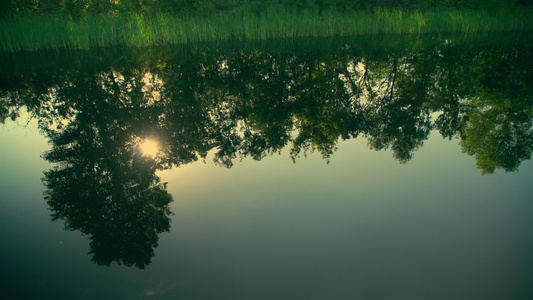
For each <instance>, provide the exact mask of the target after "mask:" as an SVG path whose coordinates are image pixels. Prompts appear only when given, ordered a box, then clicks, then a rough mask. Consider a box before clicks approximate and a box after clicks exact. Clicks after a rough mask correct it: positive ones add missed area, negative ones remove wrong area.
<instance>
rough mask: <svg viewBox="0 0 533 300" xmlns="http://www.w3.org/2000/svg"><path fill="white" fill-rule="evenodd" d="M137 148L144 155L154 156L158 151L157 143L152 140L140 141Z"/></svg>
mask: <svg viewBox="0 0 533 300" xmlns="http://www.w3.org/2000/svg"><path fill="white" fill-rule="evenodd" d="M139 148H140V149H141V152H142V153H143V155H145V156H149V157H154V156H156V155H157V154H158V153H159V144H158V143H157V141H154V140H150V139H146V140H143V141H141V143H140V144H139Z"/></svg>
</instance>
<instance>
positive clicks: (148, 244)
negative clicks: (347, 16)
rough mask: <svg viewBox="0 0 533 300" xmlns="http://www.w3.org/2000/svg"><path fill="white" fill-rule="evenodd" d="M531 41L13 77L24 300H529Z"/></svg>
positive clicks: (377, 43)
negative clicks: (42, 299) (39, 299)
mask: <svg viewBox="0 0 533 300" xmlns="http://www.w3.org/2000/svg"><path fill="white" fill-rule="evenodd" d="M532 64H533V48H532V47H531V41H530V40H528V39H523V38H522V39H513V38H505V39H504V38H501V39H500V38H498V39H496V38H495V37H490V38H486V37H485V38H481V37H472V36H469V37H466V36H456V37H414V38H407V37H402V38H401V39H398V38H391V37H361V38H358V39H347V40H302V41H277V42H272V41H269V42H268V43H266V42H265V43H257V44H249V43H248V44H239V45H227V44H225V45H192V46H188V47H184V46H182V47H177V48H158V49H152V48H149V49H108V50H105V51H87V52H71V53H29V54H28V53H26V54H16V55H13V54H10V55H5V56H2V65H4V66H7V68H4V69H3V70H2V72H1V81H0V95H1V101H2V102H0V104H1V106H0V113H1V116H2V118H3V119H4V125H3V126H2V128H1V130H0V145H1V147H0V163H1V166H2V169H1V171H0V226H1V228H2V231H0V238H1V240H2V246H1V247H0V274H1V277H2V283H1V288H2V291H3V293H4V295H6V296H7V298H8V299H9V298H14V299H17V298H22V299H26V298H27V299H35V298H55V299H94V298H101V299H138V298H141V299H144V298H153V299H358V298H360V299H458V298H460V299H461V298H462V299H529V298H530V297H531V295H533V288H532V287H531V284H530V282H531V281H532V279H533V276H532V275H531V272H530V270H531V267H532V264H533V260H532V259H531V255H530V253H532V251H533V238H532V237H531V234H530V231H531V228H533V218H532V214H533V203H532V192H533V186H532V185H531V178H532V177H533V164H532V163H531V161H530V160H529V159H530V157H531V150H532V148H533V133H532V124H531V122H532V116H533V106H532V103H533V99H532V97H531V95H532V93H531V92H532V86H531V82H532V81H531V79H532V72H531V70H532V69H533V68H532V67H533V65H532Z"/></svg>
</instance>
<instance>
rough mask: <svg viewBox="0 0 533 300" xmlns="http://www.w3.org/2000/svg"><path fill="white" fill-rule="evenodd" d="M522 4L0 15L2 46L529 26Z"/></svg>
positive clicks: (139, 44)
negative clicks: (78, 15) (421, 8)
mask: <svg viewBox="0 0 533 300" xmlns="http://www.w3.org/2000/svg"><path fill="white" fill-rule="evenodd" d="M532 12H533V11H532V10H531V9H527V10H524V9H522V10H500V11H471V10H438V11H428V12H419V11H403V10H381V11H374V12H369V11H361V12H353V13H349V14H340V13H323V14H320V13H317V12H305V11H304V12H300V13H290V12H286V11H280V10H274V9H273V10H267V11H264V12H263V13H261V14H260V15H257V14H254V13H251V12H239V13H231V14H230V13H227V14H214V15H200V14H197V15H190V14H181V15H178V14H159V15H155V16H152V17H146V16H142V15H129V16H105V15H94V16H86V17H85V18H83V19H73V18H71V17H69V16H65V15H49V16H38V15H25V16H17V17H9V18H2V19H0V51H7V52H14V51H33V50H44V49H91V48H96V47H108V46H117V45H125V46H134V47H143V46H155V45H169V44H185V43H193V42H204V41H227V40H258V39H261V40H264V39H270V38H295V37H327V36H350V35H361V34H424V33H481V32H482V33H487V32H512V31H532V27H533V26H532V22H531V18H530V16H531V15H533V14H532Z"/></svg>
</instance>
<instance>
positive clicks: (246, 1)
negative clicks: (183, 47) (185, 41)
mask: <svg viewBox="0 0 533 300" xmlns="http://www.w3.org/2000/svg"><path fill="white" fill-rule="evenodd" d="M529 2H530V1H528V0H274V1H272V0H0V8H1V9H0V16H7V15H20V14H26V13H37V14H39V15H43V14H57V13H61V14H69V15H71V16H74V17H79V16H83V15H87V14H110V15H116V14H124V13H134V14H143V15H150V14H158V13H179V12H183V11H187V12H200V13H202V14H209V13H215V12H236V11H242V10H251V11H254V12H257V13H260V12H261V11H262V10H264V9H265V8H266V7H271V6H278V5H279V6H282V7H283V9H285V10H287V11H290V12H301V11H318V12H325V11H340V12H346V13H349V12H352V11H355V10H376V9H403V10H432V9H436V8H461V9H486V10H494V9H502V8H513V7H519V6H527V5H528V3H529Z"/></svg>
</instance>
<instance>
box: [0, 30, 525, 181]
mask: <svg viewBox="0 0 533 300" xmlns="http://www.w3.org/2000/svg"><path fill="white" fill-rule="evenodd" d="M494 37H495V36H494V35H491V36H489V37H488V39H489V40H490V43H489V44H488V45H486V46H485V45H483V44H482V43H487V41H485V42H482V41H483V39H480V38H477V37H476V36H472V35H467V36H461V37H452V38H451V39H450V38H448V39H445V38H439V37H435V36H429V37H427V38H424V37H422V36H410V37H407V36H395V39H391V40H392V42H390V41H391V40H390V39H387V43H382V42H380V39H379V37H377V36H367V37H364V38H363V37H360V38H358V39H356V40H355V41H354V40H352V39H346V40H345V39H340V40H337V42H336V43H338V44H335V46H332V45H331V44H330V43H334V41H336V40H335V39H333V40H330V39H328V38H325V39H311V40H308V39H305V40H303V41H302V43H298V42H295V43H294V44H293V43H292V42H291V43H288V44H287V47H288V48H287V49H282V50H270V51H267V50H261V49H263V48H264V47H266V46H262V48H259V49H256V48H251V49H250V48H248V47H246V46H245V45H246V44H244V43H243V44H241V43H238V44H236V45H235V46H234V47H231V48H230V49H228V50H224V49H223V48H221V47H220V46H221V45H219V44H217V45H216V47H214V48H209V47H203V46H202V45H190V46H181V47H170V48H157V49H160V50H157V51H156V49H152V48H143V49H138V48H129V50H127V51H135V52H134V53H137V54H136V55H135V56H134V57H137V58H136V59H132V58H131V55H125V53H124V52H123V51H118V54H117V56H112V57H111V58H109V59H108V60H107V61H105V62H102V63H101V64H100V65H97V66H96V67H93V66H92V64H95V63H98V61H99V60H101V57H102V55H100V54H98V53H95V54H94V57H92V56H91V57H89V58H85V59H80V61H90V62H91V68H95V69H91V71H85V73H86V74H82V75H83V76H82V75H80V74H78V73H79V72H80V71H79V70H80V69H84V68H82V67H79V66H78V65H74V66H72V64H71V63H67V64H63V65H62V66H61V67H57V66H56V65H55V63H54V62H50V65H47V66H43V69H44V70H46V72H44V74H42V75H41V76H40V77H35V75H33V73H30V74H28V73H22V74H21V75H19V76H15V74H18V72H13V73H14V74H12V73H7V74H8V75H3V76H4V77H2V80H0V82H2V83H3V84H4V87H3V88H1V89H0V90H1V91H2V92H1V94H0V95H2V98H0V99H2V100H3V101H2V102H0V104H1V105H2V107H3V108H2V111H1V112H2V114H3V116H5V115H6V112H16V111H17V110H18V109H19V108H21V107H24V106H26V107H27V108H28V110H30V111H31V112H32V113H33V114H34V115H38V116H39V117H40V127H41V128H42V129H43V130H44V131H45V132H46V133H47V134H48V135H49V136H50V138H51V139H53V142H54V144H55V145H57V147H56V148H54V149H53V151H52V152H50V153H49V154H47V155H46V158H47V159H48V160H50V161H53V162H63V161H65V162H68V163H70V164H85V163H86V160H87V159H89V158H91V159H93V158H95V157H96V158H98V159H99V165H100V166H101V168H104V167H105V168H106V170H109V171H107V172H108V173H113V172H111V171H110V170H111V167H112V166H115V165H112V164H111V162H107V161H106V159H105V157H107V155H111V156H113V157H115V159H117V160H118V161H119V162H120V165H121V167H120V172H119V171H116V172H115V173H117V174H119V173H120V174H124V175H127V177H128V178H133V179H135V176H134V174H135V172H134V171H133V170H132V169H131V168H130V167H128V166H130V165H129V162H131V161H132V159H133V160H134V159H135V158H134V155H132V150H131V147H130V146H128V145H124V146H123V145H122V144H123V143H126V142H128V141H131V139H134V138H135V137H141V136H147V135H153V134H155V133H157V135H158V136H159V138H158V139H159V141H160V145H161V148H162V154H161V157H160V161H159V162H158V164H156V165H154V168H168V167H171V166H180V165H183V164H187V163H190V162H193V161H196V160H198V159H199V158H205V157H206V155H207V153H208V152H210V151H211V152H212V153H213V154H212V155H213V157H214V160H215V162H216V163H218V164H220V165H223V166H226V167H231V166H232V165H233V162H234V161H235V160H236V159H237V158H244V157H252V158H254V159H257V160H260V159H262V158H264V157H266V156H268V155H272V154H274V153H279V152H281V151H282V150H283V149H284V148H285V147H289V148H290V149H289V152H290V156H291V158H292V159H294V160H295V159H296V158H297V157H299V156H300V155H306V154H307V153H309V152H313V151H315V152H318V153H320V155H322V156H323V157H324V158H325V159H330V157H331V156H332V155H333V154H334V152H335V149H336V145H337V143H338V142H339V140H342V139H350V138H356V137H358V136H362V137H364V138H366V139H367V141H368V144H369V147H370V148H372V149H375V150H386V149H389V150H391V151H392V155H393V157H395V158H396V159H397V160H398V161H400V162H402V163H407V162H408V161H410V160H411V159H412V158H413V156H414V155H415V153H416V150H418V149H419V148H421V147H422V146H423V144H424V142H425V141H426V140H427V139H428V137H429V134H430V132H432V131H433V130H436V131H439V132H440V133H441V134H442V136H443V137H445V138H459V139H460V144H461V147H462V149H463V151H464V152H465V153H467V154H469V155H472V156H474V157H475V158H476V161H477V164H478V167H479V168H480V169H481V170H482V172H483V173H492V172H494V171H495V170H496V169H499V168H501V169H503V170H505V171H511V172H512V171H516V170H518V167H519V165H520V163H521V162H522V161H523V160H526V159H530V157H531V153H532V151H533V131H532V117H533V108H532V105H531V104H532V103H533V99H532V98H531V95H532V94H533V91H532V90H531V84H530V82H532V80H533V78H531V76H532V75H531V71H530V70H531V69H532V68H533V65H532V62H533V59H532V57H533V53H532V51H531V48H530V46H520V45H521V44H520V43H514V42H513V43H510V44H508V45H506V46H505V47H503V46H502V47H499V46H495V43H493V42H492V41H493V40H494ZM464 40H468V41H469V43H468V44H466V45H467V46H465V45H463V44H465V42H464ZM304 41H306V43H303V42H304ZM268 44H271V42H269V43H268ZM338 45H342V46H338ZM321 47H323V48H321ZM330 48H331V49H330ZM301 49H306V51H301ZM151 51H155V53H156V55H155V56H154V55H153V54H151ZM160 51H162V52H160ZM165 51H167V52H165ZM175 52H178V53H180V54H179V55H175ZM81 53H92V52H86V51H82V52H81ZM104 53H105V52H104ZM140 53H142V54H140ZM20 55H22V57H23V58H25V59H24V60H22V61H27V59H28V58H31V57H32V56H33V54H27V53H21V54H20ZM117 57H118V60H117ZM139 57H141V58H142V59H140V58H139ZM35 59H36V60H37V61H38V58H35ZM29 63H30V65H34V64H37V62H35V61H29ZM3 64H4V65H7V64H6V63H5V61H4V62H3ZM15 65H16V66H19V64H15ZM65 66H66V67H65ZM11 68H13V67H11ZM20 68H21V69H26V68H28V67H25V66H20ZM85 68H87V66H85ZM51 69H57V70H59V71H54V72H50V71H49V70H51ZM40 73H42V72H37V74H40ZM145 76H149V77H150V78H159V81H158V82H159V83H158V84H156V85H154V86H153V87H151V90H152V91H154V92H156V93H158V95H159V96H160V97H159V98H157V101H155V102H153V103H152V102H151V98H150V93H148V90H146V89H145V87H146V86H145V82H146V80H144V79H142V78H144V77H145ZM6 78H7V79H6ZM6 83H10V84H9V85H6ZM51 91H53V93H51ZM154 99H156V98H154ZM152 100H153V99H152ZM55 124H60V125H61V124H63V125H61V126H63V127H60V128H56V127H55ZM88 125H90V126H89V127H87V126H88ZM105 132H108V133H109V134H108V135H103V133H105ZM80 138H83V140H80ZM72 141H75V142H76V143H75V144H73V143H74V142H72ZM126 144H127V143H126ZM74 145H81V146H79V147H78V146H76V147H74ZM103 145H107V146H105V147H110V149H108V150H105V151H107V154H106V155H104V154H101V151H104V149H103V148H105V147H103ZM117 149H118V150H117ZM72 151H74V152H72ZM99 153H100V154H99ZM74 154H76V155H74ZM76 157H78V158H79V157H81V159H77V158H76ZM104 163H105V164H104ZM106 164H107V165H106ZM148 169H149V171H150V172H148V173H147V174H152V173H151V172H152V171H153V170H152V169H150V168H148ZM74 175H75V176H77V177H81V176H82V173H80V174H78V173H75V174H74ZM74 175H72V176H74ZM152 175H153V174H152ZM132 176H133V177H132ZM150 178H152V177H150ZM150 178H148V179H150ZM133 179H132V180H133ZM141 179H142V178H138V180H140V182H143V181H142V180H141ZM145 179H146V178H145ZM152 179H153V180H155V179H154V178H152ZM152 179H150V180H148V181H146V182H152V181H151V180H152ZM128 180H130V179H128ZM135 180H137V179H135ZM143 180H144V179H143ZM126 182H129V181H126ZM153 182H154V183H155V181H153ZM125 185H127V186H129V185H134V184H133V183H132V184H129V183H127V184H126V183H125Z"/></svg>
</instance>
